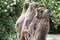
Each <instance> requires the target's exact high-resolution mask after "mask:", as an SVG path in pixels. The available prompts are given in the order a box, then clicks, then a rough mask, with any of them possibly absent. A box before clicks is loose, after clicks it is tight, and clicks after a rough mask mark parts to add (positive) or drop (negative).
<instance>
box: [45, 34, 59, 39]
mask: <svg viewBox="0 0 60 40" xmlns="http://www.w3.org/2000/svg"><path fill="white" fill-rule="evenodd" d="M46 40H60V35H59V34H48V35H47V38H46Z"/></svg>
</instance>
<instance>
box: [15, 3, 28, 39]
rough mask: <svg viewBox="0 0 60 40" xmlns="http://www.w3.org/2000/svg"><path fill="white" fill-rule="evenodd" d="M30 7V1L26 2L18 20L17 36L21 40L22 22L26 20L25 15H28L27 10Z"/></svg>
mask: <svg viewBox="0 0 60 40" xmlns="http://www.w3.org/2000/svg"><path fill="white" fill-rule="evenodd" d="M28 7H29V2H26V3H24V5H23V11H22V14H21V16H20V17H19V18H18V19H17V21H16V31H17V38H18V40H20V34H21V30H22V24H23V22H24V19H25V16H26V11H27V9H28Z"/></svg>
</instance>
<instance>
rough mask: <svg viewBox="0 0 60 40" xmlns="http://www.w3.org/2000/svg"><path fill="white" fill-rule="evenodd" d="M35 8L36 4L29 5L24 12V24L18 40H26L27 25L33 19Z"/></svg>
mask: <svg viewBox="0 0 60 40" xmlns="http://www.w3.org/2000/svg"><path fill="white" fill-rule="evenodd" d="M37 6H38V4H37V3H30V5H29V8H28V10H27V12H26V17H25V20H24V24H23V27H22V31H21V39H20V40H28V35H27V31H28V25H29V24H30V23H31V21H32V19H33V18H34V15H35V14H36V13H35V11H36V8H37ZM24 38H25V39H24Z"/></svg>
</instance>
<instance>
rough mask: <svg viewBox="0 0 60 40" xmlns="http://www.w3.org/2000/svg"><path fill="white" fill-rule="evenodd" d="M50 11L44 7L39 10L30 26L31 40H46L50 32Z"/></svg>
mask: <svg viewBox="0 0 60 40" xmlns="http://www.w3.org/2000/svg"><path fill="white" fill-rule="evenodd" d="M48 14H49V11H48V9H46V8H44V7H40V8H38V9H37V12H36V15H35V16H34V19H33V20H32V22H31V23H30V25H29V31H28V33H29V38H28V39H29V40H46V35H47V33H48V32H49V15H48Z"/></svg>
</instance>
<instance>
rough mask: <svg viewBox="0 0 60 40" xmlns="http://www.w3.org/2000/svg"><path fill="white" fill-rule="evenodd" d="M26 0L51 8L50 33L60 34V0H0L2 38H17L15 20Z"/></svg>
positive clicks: (8, 39) (14, 39)
mask: <svg viewBox="0 0 60 40" xmlns="http://www.w3.org/2000/svg"><path fill="white" fill-rule="evenodd" d="M26 1H29V2H39V6H40V7H46V8H48V9H50V11H51V14H50V32H49V34H60V0H0V40H17V38H16V30H15V22H16V20H17V18H18V17H19V16H20V14H21V12H22V8H23V3H24V2H26Z"/></svg>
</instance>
